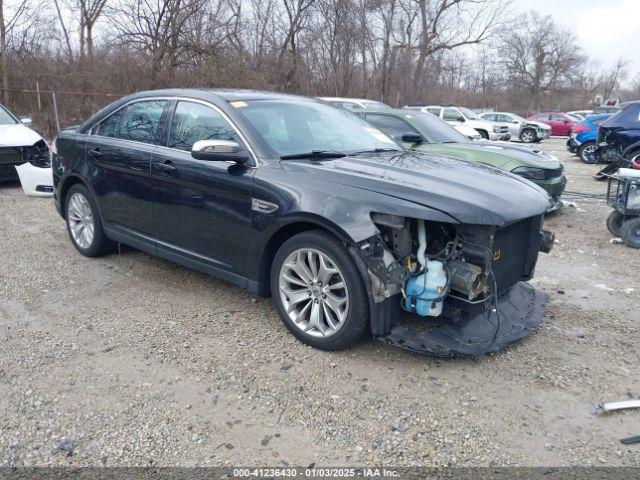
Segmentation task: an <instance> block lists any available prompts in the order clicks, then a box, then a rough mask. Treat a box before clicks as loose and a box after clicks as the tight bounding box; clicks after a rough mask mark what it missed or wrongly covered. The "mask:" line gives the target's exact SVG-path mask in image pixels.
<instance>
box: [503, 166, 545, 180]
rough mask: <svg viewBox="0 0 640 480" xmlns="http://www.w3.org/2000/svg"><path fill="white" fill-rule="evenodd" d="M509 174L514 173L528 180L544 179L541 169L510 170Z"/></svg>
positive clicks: (523, 168)
mask: <svg viewBox="0 0 640 480" xmlns="http://www.w3.org/2000/svg"><path fill="white" fill-rule="evenodd" d="M511 173H515V174H516V175H520V176H521V177H524V178H527V179H529V180H544V179H545V178H546V175H545V171H544V169H543V168H535V167H518V168H514V169H513V170H511Z"/></svg>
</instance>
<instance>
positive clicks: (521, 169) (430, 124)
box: [353, 109, 567, 211]
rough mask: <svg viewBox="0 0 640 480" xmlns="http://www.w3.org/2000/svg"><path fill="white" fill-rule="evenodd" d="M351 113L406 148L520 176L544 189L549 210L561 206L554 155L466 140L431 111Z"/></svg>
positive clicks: (560, 171) (563, 181)
mask: <svg viewBox="0 0 640 480" xmlns="http://www.w3.org/2000/svg"><path fill="white" fill-rule="evenodd" d="M353 113H357V115H358V116H359V117H360V118H363V119H364V120H366V121H367V122H369V123H370V124H371V125H373V126H374V127H376V128H377V129H378V130H381V131H382V132H384V133H385V134H387V135H388V136H389V137H391V138H393V139H394V140H395V141H397V142H398V143H400V145H402V146H403V147H404V148H406V149H410V150H419V151H424V152H429V153H437V154H441V155H447V156H450V157H454V158H457V159H459V160H466V161H469V162H479V163H485V164H487V165H491V166H493V167H497V168H499V169H501V170H506V171H508V172H511V173H514V174H516V175H520V176H521V177H524V178H526V179H527V180H530V181H532V182H533V183H535V184H536V185H538V186H540V187H542V188H543V189H544V190H546V191H547V193H548V194H549V196H550V197H551V198H552V199H553V206H552V207H551V208H550V209H549V211H552V210H556V209H557V208H560V207H561V206H562V201H561V200H560V196H561V195H562V192H564V189H565V186H566V185H567V177H565V175H564V166H563V165H562V163H560V161H559V160H558V159H557V158H556V157H554V156H551V155H548V154H546V153H544V152H543V151H541V150H538V149H536V148H532V147H529V146H525V145H518V144H513V143H507V142H489V141H486V140H475V141H474V140H469V139H468V138H467V137H465V136H464V135H462V134H461V133H459V132H457V131H456V130H455V129H454V128H453V127H451V126H450V125H449V124H447V123H446V122H445V121H443V120H440V119H439V118H437V117H436V116H434V115H431V114H430V113H423V112H416V111H415V110H405V109H393V110H392V109H386V110H374V111H372V110H368V111H366V112H353Z"/></svg>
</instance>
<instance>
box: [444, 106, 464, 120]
mask: <svg viewBox="0 0 640 480" xmlns="http://www.w3.org/2000/svg"><path fill="white" fill-rule="evenodd" d="M443 118H444V119H445V120H448V121H450V122H451V121H453V122H460V121H463V120H464V118H463V117H462V114H461V113H460V112H459V111H458V110H456V109H455V108H445V109H444V116H443Z"/></svg>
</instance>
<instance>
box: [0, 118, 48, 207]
mask: <svg viewBox="0 0 640 480" xmlns="http://www.w3.org/2000/svg"><path fill="white" fill-rule="evenodd" d="M29 124H31V119H28V118H24V119H20V120H19V119H18V118H17V117H16V116H15V115H13V114H12V113H11V112H10V111H9V110H7V109H6V108H5V107H3V106H2V105H0V183H2V182H13V181H16V180H20V183H21V185H22V190H23V191H24V193H26V194H27V195H35V196H51V195H53V175H52V173H51V158H50V156H49V146H48V145H47V142H45V141H44V139H43V138H42V137H41V136H40V135H38V134H37V133H36V132H34V131H33V130H31V129H30V128H29V127H28V126H27V125H29Z"/></svg>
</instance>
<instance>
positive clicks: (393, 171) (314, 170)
mask: <svg viewBox="0 0 640 480" xmlns="http://www.w3.org/2000/svg"><path fill="white" fill-rule="evenodd" d="M283 166H284V167H285V168H286V167H290V168H292V169H294V170H298V169H305V170H309V172H308V173H309V175H310V176H313V178H315V179H316V180H323V181H326V182H330V183H335V184H340V185H347V186H351V187H354V188H359V189H362V190H368V191H372V192H376V193H380V194H383V195H387V196H389V197H394V198H400V199H403V200H408V201H411V202H414V203H416V204H419V205H423V206H426V207H429V208H433V209H436V210H440V211H442V212H445V213H447V214H449V215H450V216H452V217H453V218H455V219H456V220H458V221H459V222H461V223H470V224H479V225H504V224H505V223H510V222H513V221H516V220H519V219H522V218H527V217H531V216H534V215H540V214H542V213H543V212H544V211H545V209H546V208H547V207H548V206H549V197H548V195H547V194H546V192H545V191H544V190H542V189H541V188H539V187H537V186H536V185H534V184H533V183H531V182H529V181H528V180H525V179H523V178H521V177H519V176H516V175H512V174H510V173H507V172H504V171H502V170H498V169H495V168H492V167H488V166H485V165H481V164H474V163H469V162H464V161H460V160H456V159H453V158H450V157H443V156H438V155H430V154H425V153H420V152H409V151H407V152H384V153H374V154H361V155H354V156H349V157H343V158H338V159H333V160H322V161H311V160H302V161H287V162H286V164H285V163H284V162H283Z"/></svg>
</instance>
